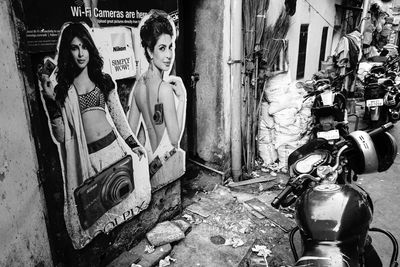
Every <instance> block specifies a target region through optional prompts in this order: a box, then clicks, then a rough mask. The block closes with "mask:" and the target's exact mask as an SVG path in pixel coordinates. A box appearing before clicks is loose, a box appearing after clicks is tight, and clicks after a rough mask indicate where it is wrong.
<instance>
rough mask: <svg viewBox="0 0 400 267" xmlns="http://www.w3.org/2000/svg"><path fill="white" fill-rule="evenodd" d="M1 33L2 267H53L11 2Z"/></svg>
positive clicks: (2, 7) (3, 10) (0, 14)
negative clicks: (19, 65) (10, 13)
mask: <svg viewBox="0 0 400 267" xmlns="http://www.w3.org/2000/svg"><path fill="white" fill-rule="evenodd" d="M0 29H1V31H0V47H1V48H2V52H1V53H0V77H1V85H0V125H1V126H0V198H1V201H0V266H52V261H51V255H50V248H49V244H48V239H47V230H46V224H45V221H44V208H43V207H44V206H43V202H42V200H43V199H42V196H41V193H40V190H39V185H38V177H37V162H36V153H35V150H34V144H33V140H32V138H31V133H30V129H29V125H30V123H29V116H28V111H27V106H26V100H25V98H24V84H23V80H22V77H21V76H20V74H19V71H18V69H17V64H16V59H15V45H14V43H13V40H14V38H13V30H12V28H11V19H10V15H9V2H8V1H0Z"/></svg>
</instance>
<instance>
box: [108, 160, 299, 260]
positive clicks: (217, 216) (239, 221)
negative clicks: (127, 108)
mask: <svg viewBox="0 0 400 267" xmlns="http://www.w3.org/2000/svg"><path fill="white" fill-rule="evenodd" d="M187 167H188V168H187V173H186V175H185V176H184V177H183V178H182V206H183V209H182V213H181V214H179V216H178V217H176V218H174V219H173V220H171V221H176V220H184V221H185V222H187V223H188V224H189V225H190V228H189V229H185V237H184V238H183V239H180V238H179V239H178V240H177V241H175V242H174V241H172V242H171V243H170V247H169V246H166V245H163V246H164V247H163V248H160V247H154V248H153V250H154V251H151V253H149V251H148V250H149V249H148V248H149V247H150V248H151V247H152V246H151V244H149V243H148V241H147V240H142V242H141V243H140V244H139V245H137V246H136V247H135V248H133V249H132V250H131V251H129V252H126V253H124V254H122V255H121V256H120V257H119V258H117V259H116V260H114V261H113V262H112V263H111V264H110V265H109V266H134V267H135V266H142V267H144V266H182V267H183V266H185V267H186V266H206V267H212V266H215V267H217V266H218V267H220V266H241V267H245V266H255V267H256V266H267V265H266V263H265V259H267V261H268V266H290V264H291V263H293V257H292V254H291V251H290V247H289V240H288V234H287V233H288V231H289V230H290V229H291V228H292V227H294V226H295V223H294V219H293V215H292V214H293V210H283V211H282V212H278V211H276V210H274V209H273V208H272V207H271V206H270V202H271V201H272V199H273V198H274V197H275V196H276V194H277V193H278V192H279V190H280V189H281V188H282V185H284V184H285V183H286V181H287V175H285V174H281V173H278V174H277V175H276V176H272V175H271V174H270V173H267V172H265V170H264V171H261V168H259V170H257V171H255V172H254V173H253V177H255V179H257V180H256V181H266V182H256V183H251V184H247V185H240V186H236V185H235V184H227V185H221V176H219V175H218V174H214V173H212V172H209V171H207V170H204V169H201V168H200V167H198V166H195V165H192V164H190V165H188V166H187ZM249 181H250V180H249ZM164 235H165V238H166V239H169V238H170V236H171V234H169V230H168V229H166V230H165V231H164ZM167 235H168V237H167ZM160 238H161V239H162V237H160ZM169 241H171V240H169ZM167 245H168V244H167ZM165 246H166V247H165ZM146 248H147V249H146ZM145 251H146V252H145ZM257 254H258V255H259V256H257ZM167 255H168V256H167ZM161 259H163V261H162V262H160V260H161ZM135 264H136V265H135Z"/></svg>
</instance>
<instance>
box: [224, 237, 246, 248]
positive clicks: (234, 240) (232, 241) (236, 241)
mask: <svg viewBox="0 0 400 267" xmlns="http://www.w3.org/2000/svg"><path fill="white" fill-rule="evenodd" d="M224 245H225V246H232V247H233V248H237V247H241V246H243V245H244V242H243V240H242V239H240V238H238V237H231V238H229V239H227V240H226V241H225V243H224Z"/></svg>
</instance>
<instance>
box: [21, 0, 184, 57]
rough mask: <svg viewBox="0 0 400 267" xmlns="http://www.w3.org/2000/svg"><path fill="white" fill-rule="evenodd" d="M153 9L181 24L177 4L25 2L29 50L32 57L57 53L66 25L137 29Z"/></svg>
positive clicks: (168, 0) (155, 0)
mask: <svg viewBox="0 0 400 267" xmlns="http://www.w3.org/2000/svg"><path fill="white" fill-rule="evenodd" d="M94 2H98V3H97V6H93V5H94ZM151 9H160V10H164V11H165V12H167V13H168V14H169V15H170V16H171V17H172V18H173V19H174V22H175V24H177V20H178V5H177V0H152V1H126V0H98V1H91V0H25V1H24V10H25V16H26V26H27V43H28V50H29V52H31V53H38V52H52V51H55V48H56V44H57V37H58V35H59V33H60V29H61V26H62V25H63V24H64V23H65V22H69V21H71V22H85V23H86V24H88V25H89V26H91V27H94V28H98V27H112V26H131V27H137V26H138V25H139V23H140V20H141V19H142V18H143V17H144V16H145V15H146V14H147V13H148V12H149V11H150V10H151Z"/></svg>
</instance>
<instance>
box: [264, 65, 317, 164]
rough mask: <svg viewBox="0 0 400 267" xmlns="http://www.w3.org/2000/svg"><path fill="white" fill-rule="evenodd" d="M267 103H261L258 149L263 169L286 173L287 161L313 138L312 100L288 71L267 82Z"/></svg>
mask: <svg viewBox="0 0 400 267" xmlns="http://www.w3.org/2000/svg"><path fill="white" fill-rule="evenodd" d="M264 94H265V96H266V100H267V101H265V102H262V103H261V113H260V119H259V125H258V136H257V140H258V150H259V155H260V157H261V158H262V159H263V166H264V167H267V168H270V169H273V170H276V164H278V165H277V166H278V170H280V171H281V172H287V160H288V157H289V155H290V153H292V152H293V151H294V150H295V149H297V148H298V147H300V146H302V145H303V144H305V143H306V142H307V141H308V140H309V137H310V130H311V123H312V116H311V107H312V103H313V101H314V99H313V97H310V98H308V99H306V100H304V99H303V96H304V95H305V94H306V91H305V90H304V89H302V88H297V87H296V86H295V84H294V83H291V82H290V74H289V72H287V73H284V74H279V75H276V76H274V77H273V78H271V79H270V80H268V81H267V82H265V83H264ZM272 166H273V167H272Z"/></svg>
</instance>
